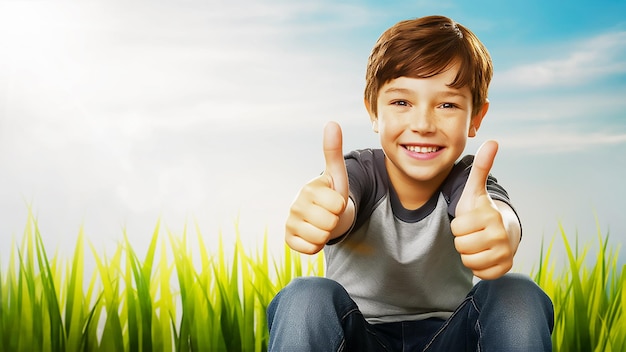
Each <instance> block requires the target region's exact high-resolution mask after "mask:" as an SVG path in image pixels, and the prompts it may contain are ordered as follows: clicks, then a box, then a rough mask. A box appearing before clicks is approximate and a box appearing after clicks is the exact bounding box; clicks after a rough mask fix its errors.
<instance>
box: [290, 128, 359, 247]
mask: <svg viewBox="0 0 626 352" xmlns="http://www.w3.org/2000/svg"><path fill="white" fill-rule="evenodd" d="M323 150H324V159H325V160H326V169H325V171H324V173H323V174H322V175H320V176H318V177H316V178H314V179H313V180H311V181H310V182H309V183H307V184H306V185H304V187H302V189H301V190H300V192H299V193H298V196H297V197H296V199H295V201H294V202H293V204H292V205H291V208H290V210H289V216H288V218H287V221H286V225H285V240H286V242H287V244H288V245H289V246H290V247H291V248H292V249H294V250H296V251H299V252H301V253H306V254H314V253H317V252H319V251H320V250H321V249H322V248H324V246H325V245H326V243H327V242H328V241H329V240H330V239H332V238H334V237H337V236H339V235H341V234H343V233H344V232H345V231H347V230H348V228H349V225H351V224H352V218H353V216H354V206H353V205H352V204H349V203H351V202H349V201H348V173H347V170H346V163H345V161H344V158H343V151H342V134H341V127H339V125H338V124H337V123H334V122H329V123H328V124H327V125H326V126H325V128H324V141H323ZM348 205H350V206H349V207H348ZM346 208H349V210H350V211H346ZM342 219H346V220H345V221H343V220H342Z"/></svg>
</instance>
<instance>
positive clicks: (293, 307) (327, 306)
mask: <svg viewBox="0 0 626 352" xmlns="http://www.w3.org/2000/svg"><path fill="white" fill-rule="evenodd" d="M355 308H356V304H355V303H354V301H352V299H351V298H350V296H349V295H348V293H347V292H346V290H345V289H344V288H343V287H342V286H341V285H340V284H338V283H337V282H335V281H333V280H329V279H326V278H322V277H302V278H297V279H294V280H292V281H291V282H290V283H289V284H288V285H287V286H286V287H285V288H283V289H282V290H281V291H280V292H279V293H278V294H277V295H276V297H274V299H273V300H272V302H271V303H270V305H269V306H268V308H267V323H268V328H269V331H270V341H269V347H268V348H269V349H270V350H271V351H275V350H277V351H299V350H311V348H312V347H311V346H316V347H315V348H314V349H313V350H319V351H333V350H338V346H341V345H342V343H343V341H344V333H343V328H342V325H343V318H344V316H345V315H346V314H347V313H346V312H350V311H351V309H355Z"/></svg>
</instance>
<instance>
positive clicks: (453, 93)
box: [383, 87, 469, 99]
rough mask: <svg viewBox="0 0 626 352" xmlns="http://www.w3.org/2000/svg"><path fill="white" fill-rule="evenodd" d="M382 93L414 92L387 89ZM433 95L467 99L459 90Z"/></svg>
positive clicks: (397, 88)
mask: <svg viewBox="0 0 626 352" xmlns="http://www.w3.org/2000/svg"><path fill="white" fill-rule="evenodd" d="M383 93H402V94H412V93H414V92H413V91H412V90H410V89H407V88H400V87H389V88H387V89H385V90H384V91H383ZM435 95H437V96H440V97H444V98H454V97H460V98H464V99H467V98H469V97H468V96H466V95H465V94H463V93H461V91H460V90H458V89H452V88H451V89H449V90H443V91H439V92H436V93H435Z"/></svg>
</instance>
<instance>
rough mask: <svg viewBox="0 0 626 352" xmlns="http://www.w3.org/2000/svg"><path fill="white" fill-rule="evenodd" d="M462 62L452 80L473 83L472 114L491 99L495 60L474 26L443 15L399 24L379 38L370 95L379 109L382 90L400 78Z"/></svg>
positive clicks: (369, 74) (369, 75)
mask: <svg viewBox="0 0 626 352" xmlns="http://www.w3.org/2000/svg"><path fill="white" fill-rule="evenodd" d="M455 62H458V63H459V64H460V65H459V72H458V73H457V76H456V78H455V79H454V81H453V82H452V83H451V84H450V86H451V87H453V88H461V87H464V86H466V85H467V86H468V87H469V89H470V91H471V92H472V116H475V115H476V114H477V113H478V112H479V111H480V109H481V107H482V105H483V104H484V103H485V102H486V101H487V91H488V88H489V82H490V81H491V77H492V75H493V64H492V62H491V57H490V55H489V52H488V51H487V49H486V48H485V46H484V45H483V44H482V43H481V42H480V40H478V38H477V37H476V35H474V33H472V32H471V31H470V30H469V29H467V28H466V27H464V26H462V25H461V24H458V23H456V22H454V21H453V20H451V19H449V18H447V17H443V16H428V17H422V18H417V19H412V20H405V21H401V22H398V23H397V24H395V25H394V26H393V27H391V28H389V29H387V30H386V31H385V32H384V33H383V34H382V35H381V36H380V38H378V41H377V42H376V44H375V45H374V48H373V49H372V53H371V54H370V57H369V60H368V63H367V72H366V75H365V80H366V85H365V99H366V100H367V101H368V103H369V106H370V109H371V111H372V113H374V114H375V115H377V114H378V112H377V107H376V105H377V100H378V93H379V92H378V91H379V89H380V88H381V87H382V86H383V85H384V84H385V83H387V82H389V81H391V80H392V79H395V78H398V77H403V76H404V77H414V78H428V77H432V76H435V75H437V74H439V73H441V72H443V71H445V70H446V69H448V68H449V67H450V65H452V64H454V63H455Z"/></svg>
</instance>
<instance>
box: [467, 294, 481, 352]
mask: <svg viewBox="0 0 626 352" xmlns="http://www.w3.org/2000/svg"><path fill="white" fill-rule="evenodd" d="M470 302H471V303H472V306H473V307H474V309H475V310H476V312H477V313H478V315H479V316H480V308H479V307H478V305H477V304H476V301H474V296H472V297H471V298H470ZM474 331H476V335H478V338H477V339H476V352H480V351H481V350H482V349H481V348H480V341H482V338H483V333H482V329H481V326H480V319H478V318H476V324H475V326H474Z"/></svg>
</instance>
